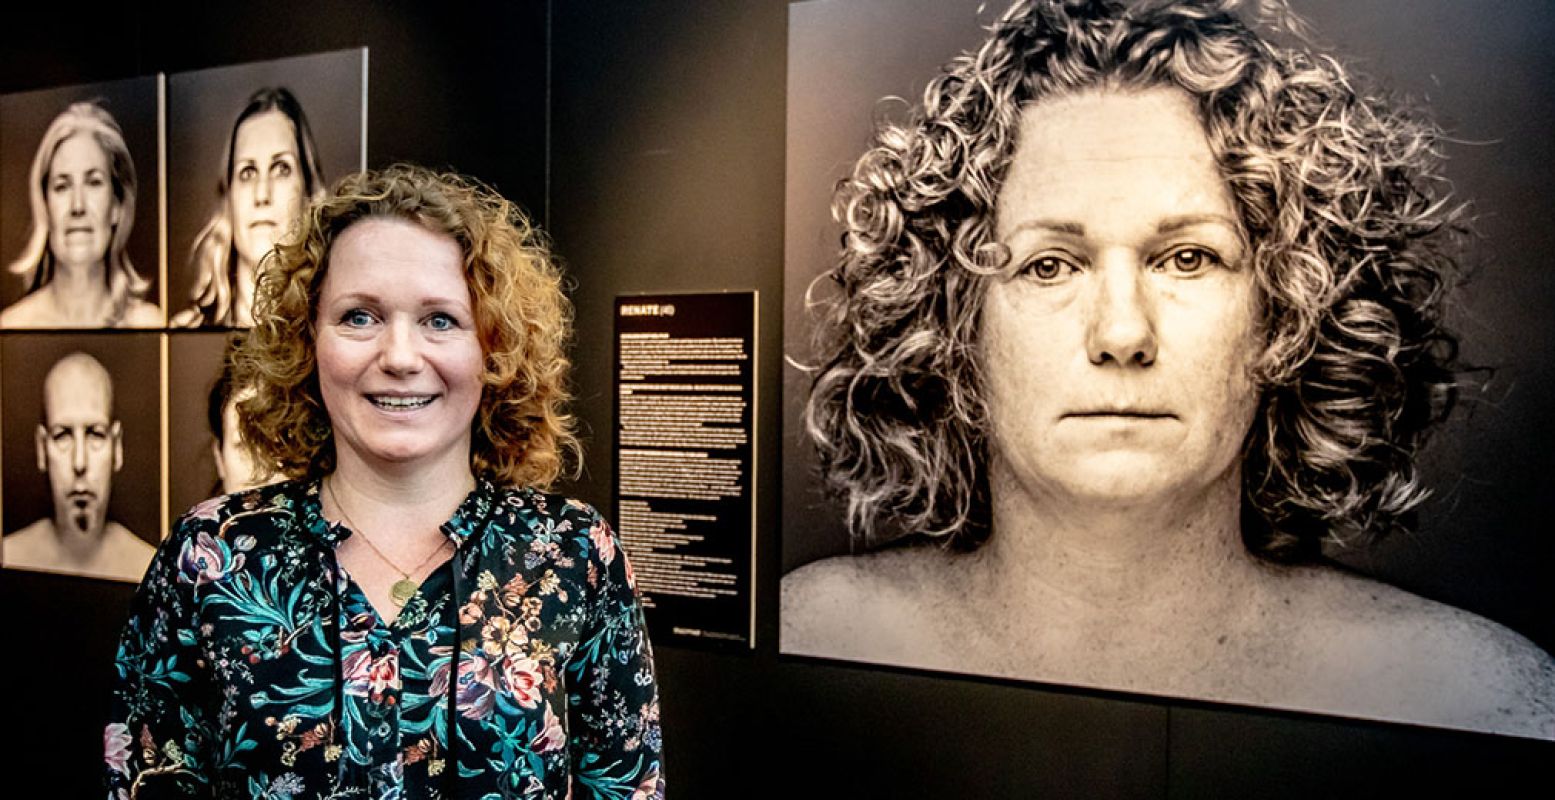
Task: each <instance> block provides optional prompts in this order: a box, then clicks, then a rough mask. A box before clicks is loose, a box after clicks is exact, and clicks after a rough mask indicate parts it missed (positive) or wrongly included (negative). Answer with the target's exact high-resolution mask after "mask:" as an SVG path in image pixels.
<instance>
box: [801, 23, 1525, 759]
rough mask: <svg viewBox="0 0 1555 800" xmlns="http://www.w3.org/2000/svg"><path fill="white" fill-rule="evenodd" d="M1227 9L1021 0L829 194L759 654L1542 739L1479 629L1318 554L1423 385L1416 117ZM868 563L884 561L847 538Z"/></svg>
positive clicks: (1380, 526)
mask: <svg viewBox="0 0 1555 800" xmlns="http://www.w3.org/2000/svg"><path fill="white" fill-rule="evenodd" d="M1238 5H1239V4H1238V3H1236V2H1234V0H1224V1H1221V2H1215V1H1213V0H1204V1H1202V2H1200V1H1196V0H1184V1H1181V2H1163V3H1145V4H1133V5H1123V4H1119V3H1116V2H1111V1H1110V0H1095V1H1091V2H1084V1H1079V0H1071V1H1066V2H1059V1H1058V0H1028V1H1027V2H1022V3H1019V4H1017V5H1016V6H1015V7H1013V8H1012V9H1011V10H1010V11H1008V12H1007V13H1006V14H1005V15H1004V16H1002V17H1001V18H1000V19H999V21H998V22H996V23H995V24H994V25H993V26H992V29H991V34H990V37H989V38H988V40H987V41H986V42H985V43H984V44H983V45H982V46H981V47H980V48H978V49H977V50H975V51H971V52H968V53H966V54H964V55H963V56H961V57H959V58H957V59H956V60H955V61H953V62H952V63H951V64H950V65H949V66H948V67H947V68H946V69H945V71H944V72H943V73H942V74H941V75H939V76H938V77H937V78H935V79H934V80H933V81H932V82H931V83H930V85H929V87H928V89H927V90H926V92H925V95H924V102H923V105H922V106H921V107H920V108H918V109H917V110H916V111H915V114H914V116H913V117H912V119H910V120H909V121H907V122H905V123H891V122H885V123H882V125H881V126H880V128H879V129H878V130H877V132H876V135H875V138H874V141H873V143H872V147H871V148H870V150H869V151H868V152H867V153H865V154H864V155H863V156H862V157H861V158H860V159H859V160H858V162H857V164H856V166H855V167H854V170H853V172H852V174H851V176H850V177H848V178H847V179H845V180H843V181H842V182H841V183H840V185H839V187H838V189H837V193H836V197H835V200H834V204H833V213H834V215H835V216H836V217H837V219H838V220H839V221H840V222H841V223H842V225H843V226H844V231H845V232H844V237H843V252H842V255H841V257H840V259H839V261H838V263H837V264H836V266H835V267H834V268H833V269H832V270H831V271H830V273H829V274H828V276H827V278H828V279H829V280H828V281H827V282H825V283H818V284H817V286H816V287H815V288H816V289H817V290H824V289H831V290H832V291H831V292H830V296H829V298H826V299H824V300H823V302H822V308H823V311H822V314H823V315H824V317H823V319H822V324H821V333H820V339H821V350H820V353H821V360H820V363H819V364H818V365H817V366H818V369H817V372H816V375H815V379H814V383H813V386H812V390H811V394H810V397H809V401H808V406H807V410H806V425H807V430H808V433H809V435H810V437H811V438H812V439H813V440H814V443H815V446H816V448H817V450H818V452H819V455H820V459H821V463H822V471H823V474H824V477H825V479H826V481H827V483H828V485H829V487H830V488H831V490H832V491H834V492H835V493H836V494H837V495H838V496H839V497H840V498H842V499H843V500H844V501H845V502H846V512H845V513H846V517H847V522H848V524H849V527H850V530H851V531H852V532H853V534H854V538H855V541H856V543H857V544H859V545H861V546H863V547H866V548H879V549H876V551H875V552H871V553H867V554H864V555H856V556H851V557H840V558H834V559H828V560H823V561H819V562H815V563H812V564H810V565H807V566H805V567H803V568H801V569H799V570H796V571H795V572H793V573H791V574H789V575H788V576H786V577H785V579H784V581H783V608H782V624H783V630H782V633H783V646H784V650H785V652H795V653H805V654H814V655H826V656H837V657H844V658H857V659H862V660H869V661H883V662H887V663H892V664H900V665H909V666H920V667H927V668H934V669H948V670H954V671H957V672H973V673H979V674H987V675H997V676H1008V677H1019V678H1029V679H1039V680H1044V681H1056V682H1062V683H1073V684H1081V685H1087V686H1097V687H1105V688H1114V689H1122V690H1128V691H1138V692H1147V693H1153V694H1168V695H1179V696H1190V697H1198V698H1206V699H1213V700H1221V701H1229V702H1237V703H1250V704H1258V705H1273V706H1281V707H1286V708H1300V709H1307V710H1323V711H1334V712H1339V713H1345V714H1359V715H1364V716H1369V717H1375V718H1382V719H1407V720H1411V721H1416V722H1429V723H1431V724H1439V725H1446V726H1453V727H1462V728H1470V729H1482V730H1498V731H1502V732H1514V733H1521V734H1524V735H1534V736H1543V737H1555V670H1552V662H1551V659H1550V657H1549V656H1548V655H1547V654H1545V653H1544V652H1542V651H1541V650H1539V649H1538V648H1537V647H1536V646H1534V645H1533V644H1531V643H1530V642H1528V641H1527V640H1525V639H1523V638H1522V637H1520V636H1518V635H1517V634H1515V633H1513V632H1511V631H1509V630H1507V629H1505V628H1503V627H1501V626H1499V625H1496V624H1495V623H1492V622H1490V621H1487V620H1485V619H1482V618H1479V617H1477V616H1475V615H1473V614H1469V613H1466V612H1463V611H1460V610H1458V609H1454V608H1451V607H1448V606H1445V605H1442V604H1439V603H1435V602H1433V601H1430V600H1426V599H1424V598H1421V597H1418V596H1415V595H1412V594H1409V593H1407V592H1404V591H1401V590H1398V589H1395V588H1392V587H1389V586H1385V585H1382V584H1379V583H1377V582H1374V581H1372V580H1369V579H1366V578H1362V577H1359V576H1356V575H1353V574H1350V573H1346V572H1343V571H1341V570H1340V569H1337V568H1335V567H1333V566H1332V565H1330V564H1326V563H1324V560H1323V553H1322V550H1321V546H1322V545H1323V544H1324V543H1325V542H1331V543H1333V544H1335V545H1350V544H1359V543H1363V542H1366V541H1368V540H1372V539H1375V538H1377V537H1382V536H1386V535H1389V534H1392V533H1395V532H1398V531H1400V530H1407V529H1408V527H1409V526H1410V523H1411V516H1410V512H1411V510H1412V509H1414V508H1415V507H1416V506H1417V505H1418V504H1419V502H1420V501H1421V500H1422V499H1423V498H1424V496H1425V494H1426V493H1425V490H1424V489H1423V487H1421V485H1420V482H1419V480H1418V477H1417V473H1416V467H1415V456H1416V452H1417V450H1418V449H1419V447H1420V445H1421V444H1422V442H1423V440H1424V438H1425V437H1426V435H1427V433H1428V432H1429V431H1430V430H1431V429H1432V428H1433V427H1434V426H1436V425H1437V424H1438V423H1439V422H1441V420H1442V419H1444V417H1445V416H1446V414H1447V412H1448V410H1449V408H1450V407H1451V405H1452V401H1453V399H1454V393H1455V388H1454V380H1455V377H1454V376H1455V363H1454V359H1455V349H1456V340H1455V339H1454V338H1453V337H1452V336H1451V335H1450V334H1449V333H1448V332H1447V331H1446V330H1445V329H1444V328H1443V324H1442V316H1443V310H1444V304H1445V302H1446V297H1447V293H1448V290H1449V288H1450V287H1451V286H1452V285H1453V284H1454V282H1455V280H1456V271H1457V270H1456V255H1455V247H1456V245H1457V243H1458V242H1459V241H1460V240H1461V239H1462V238H1463V237H1462V236H1461V234H1462V233H1463V229H1464V222H1463V218H1464V211H1463V210H1462V208H1461V206H1459V205H1457V204H1455V203H1454V202H1453V201H1451V200H1450V199H1449V197H1448V187H1447V183H1446V180H1445V179H1444V178H1443V177H1442V174H1441V169H1440V152H1439V144H1440V140H1441V136H1442V134H1441V132H1440V130H1439V129H1438V128H1437V127H1436V126H1435V125H1434V124H1432V123H1431V122H1429V121H1427V120H1425V119H1422V118H1420V117H1419V116H1417V115H1412V114H1410V113H1406V112H1405V111H1403V110H1401V109H1399V108H1397V107H1396V104H1395V103H1394V102H1392V101H1391V100H1390V99H1389V98H1387V97H1385V96H1381V95H1379V94H1377V93H1375V92H1370V91H1368V90H1365V89H1363V88H1359V87H1360V86H1361V83H1360V81H1359V80H1358V79H1357V77H1356V76H1354V75H1352V74H1351V73H1350V72H1349V71H1347V70H1346V68H1345V67H1344V66H1343V65H1341V64H1340V63H1339V62H1337V61H1335V60H1334V59H1332V58H1329V57H1326V56H1323V55H1318V54H1315V53H1313V52H1311V51H1310V50H1308V49H1305V46H1304V45H1302V44H1300V42H1303V41H1304V39H1303V38H1302V36H1301V28H1302V26H1301V25H1300V23H1299V21H1297V20H1295V18H1294V17H1293V16H1291V15H1290V14H1289V12H1288V10H1286V9H1284V8H1283V5H1282V4H1277V3H1261V4H1259V6H1260V8H1262V9H1264V13H1265V19H1264V21H1265V22H1267V23H1270V24H1271V25H1276V26H1278V27H1280V28H1281V29H1282V31H1283V33H1284V34H1286V38H1285V40H1286V41H1290V40H1295V41H1296V42H1298V44H1297V45H1296V46H1294V47H1286V46H1282V45H1277V44H1275V43H1274V42H1273V41H1271V40H1270V39H1267V38H1264V37H1263V36H1261V35H1259V34H1258V33H1256V32H1254V31H1253V30H1252V29H1251V28H1250V27H1249V26H1248V25H1247V24H1246V23H1244V22H1243V21H1242V20H1240V19H1239V18H1238V17H1237V15H1236V10H1237V8H1236V7H1237V6H1238ZM885 545H893V546H890V547H885Z"/></svg>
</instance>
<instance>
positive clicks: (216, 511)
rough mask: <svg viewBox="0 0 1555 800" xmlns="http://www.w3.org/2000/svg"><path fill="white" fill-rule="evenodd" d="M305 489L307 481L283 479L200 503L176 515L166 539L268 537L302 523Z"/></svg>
mask: <svg viewBox="0 0 1555 800" xmlns="http://www.w3.org/2000/svg"><path fill="white" fill-rule="evenodd" d="M307 488H308V482H307V481H301V480H287V481H281V482H279V483H272V484H267V485H265V486H256V487H253V488H250V489H243V490H240V491H236V492H232V493H231V494H224V495H217V496H215V497H211V498H208V499H206V500H202V501H200V502H199V503H196V504H195V505H194V506H192V507H191V508H190V509H189V510H188V511H185V512H184V513H183V514H182V515H180V516H179V518H178V520H177V521H176V522H175V523H174V524H173V533H172V536H171V537H169V538H170V539H178V540H183V539H194V538H197V537H198V536H199V535H200V534H205V535H208V536H216V537H222V538H231V537H232V536H234V535H236V534H238V533H247V534H251V535H254V536H256V537H258V538H260V539H269V538H272V537H274V536H276V535H278V534H281V533H284V532H285V531H287V530H290V529H291V528H293V527H296V526H297V525H300V524H301V523H302V520H301V518H300V517H299V516H298V515H299V513H300V512H301V510H302V506H303V501H304V499H305V497H304V496H305V494H306V492H307ZM278 523H282V524H278Z"/></svg>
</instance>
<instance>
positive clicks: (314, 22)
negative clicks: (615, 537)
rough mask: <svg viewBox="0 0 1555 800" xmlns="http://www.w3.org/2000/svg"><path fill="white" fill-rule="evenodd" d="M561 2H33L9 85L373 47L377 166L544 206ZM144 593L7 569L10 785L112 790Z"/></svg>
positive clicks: (3, 753)
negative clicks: (111, 700)
mask: <svg viewBox="0 0 1555 800" xmlns="http://www.w3.org/2000/svg"><path fill="white" fill-rule="evenodd" d="M547 5H548V4H547V2H546V0H511V1H509V2H491V3H482V4H453V3H438V4H432V3H370V2H346V1H344V0H341V1H339V2H263V3H259V2H253V3H219V4H218V3H151V2H126V3H117V4H102V5H101V6H100V7H98V6H94V7H93V8H91V9H82V8H79V7H75V6H71V5H69V4H58V3H28V4H24V8H22V9H18V10H14V11H10V12H8V18H7V21H6V25H5V26H3V27H0V43H3V47H0V92H15V91H25V90H28V89H35V88H43V87H50V86H61V85H68V84H76V83H90V82H97V81H105V80H112V79H117V78H125V77H133V76H137V75H150V74H155V73H157V72H165V73H174V72H181V71H186V70H197V69H204V68H208V67H217V66H225V65H229V64H238V63H243V62H250V61H261V60H266V59H273V58H281V57H286V56H294V55H301V54H306V53H317V52H324V51H331V50H341V49H345V48H354V47H362V46H365V47H367V48H369V50H370V54H369V58H370V69H369V72H370V80H369V84H368V134H367V146H368V163H369V164H370V165H379V166H381V165H384V164H388V163H390V162H392V161H397V160H409V161H417V162H421V163H424V164H428V165H431V166H436V167H445V168H451V169H455V170H458V171H461V172H466V173H469V174H473V175H477V176H479V177H480V178H481V179H482V180H485V181H486V182H488V183H490V184H492V185H493V186H495V187H496V188H497V189H499V190H500V191H502V192H503V193H504V194H506V195H507V196H508V197H510V198H512V199H513V200H515V201H517V202H519V203H520V204H522V205H523V206H524V207H526V208H528V209H529V210H530V211H531V212H532V213H534V214H535V215H536V216H541V217H543V216H544V214H545V171H546V99H547V95H546V89H547V83H546V68H547V59H546V33H547V30H546V29H547V19H548V11H547ZM173 335H175V336H177V335H179V334H173ZM7 422H10V421H9V420H7ZM180 511H182V509H177V510H175V511H174V512H173V513H175V514H176V513H178V512H180ZM133 589H134V587H133V586H130V585H128V584H123V583H116V582H110V581H96V580H86V579H80V578H69V577H62V576H54V575H45V574H41V573H29V572H17V571H11V570H5V571H0V687H4V688H5V690H6V692H7V703H6V712H7V724H6V725H5V726H4V732H3V733H0V796H3V797H30V796H47V797H70V798H75V797H97V796H99V795H100V792H101V789H100V785H101V778H100V775H101V771H100V768H99V766H98V764H99V760H100V758H101V753H102V725H103V716H104V710H105V709H104V705H105V703H106V693H107V686H108V670H109V668H110V664H111V659H112V657H113V650H114V647H115V643H116V639H117V637H118V631H119V628H120V627H121V626H122V624H123V621H124V613H125V609H126V608H127V606H128V603H129V598H130V595H131V594H132V592H133Z"/></svg>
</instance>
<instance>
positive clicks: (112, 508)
mask: <svg viewBox="0 0 1555 800" xmlns="http://www.w3.org/2000/svg"><path fill="white" fill-rule="evenodd" d="M159 337H160V334H157V333H149V332H148V333H114V334H102V333H99V334H90V335H88V334H60V333H51V334H44V333H37V334H32V333H8V334H6V335H5V336H4V338H3V339H0V378H3V380H4V387H5V392H4V395H3V396H0V411H3V414H4V416H3V417H0V419H3V420H4V427H3V429H0V486H3V491H0V530H3V531H4V534H5V538H4V539H3V540H0V548H3V549H0V562H3V564H4V566H5V568H6V569H26V570H37V571H42V572H55V573H61V574H66V575H81V576H86V577H92V578H105V579H110V580H119V581H131V582H139V581H140V579H141V577H142V576H143V575H144V574H145V572H146V567H147V566H148V565H149V564H150V563H151V556H152V553H153V552H154V551H155V549H156V545H157V543H158V542H160V541H161V532H162V531H163V530H164V529H165V526H164V524H163V520H162V503H161V497H162V486H161V474H162V470H161V463H162V446H161V442H162V412H161V381H160V380H159V378H160V375H161V367H160V363H161V343H160V341H159Z"/></svg>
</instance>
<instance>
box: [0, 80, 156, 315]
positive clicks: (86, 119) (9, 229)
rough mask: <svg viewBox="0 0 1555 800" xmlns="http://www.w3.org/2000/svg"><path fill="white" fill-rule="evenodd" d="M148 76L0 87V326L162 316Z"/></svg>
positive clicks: (152, 95) (152, 86)
mask: <svg viewBox="0 0 1555 800" xmlns="http://www.w3.org/2000/svg"><path fill="white" fill-rule="evenodd" d="M158 82H159V79H158V78H156V77H146V78H132V79H129V80H122V81H113V82H110V83H95V84H83V85H80V86H68V87H64V88H58V89H47V90H42V91H34V92H22V93H16V94H8V95H4V96H0V120H3V121H4V131H3V133H0V261H3V262H4V264H5V265H6V271H5V273H4V274H3V275H0V328H5V329H8V330H18V329H32V330H36V329H63V328H69V329H79V328H158V327H161V326H162V324H163V322H164V315H163V313H162V308H161V306H160V304H159V303H160V301H159V295H160V286H161V257H160V245H159V239H160V232H161V218H160V216H159V207H160V202H159V198H160V196H161V183H160V177H159V172H160V164H159V160H158V159H159V155H158V147H157V132H158V131H157V126H158V123H159V119H158V113H159V112H158V97H157V93H158Z"/></svg>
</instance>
